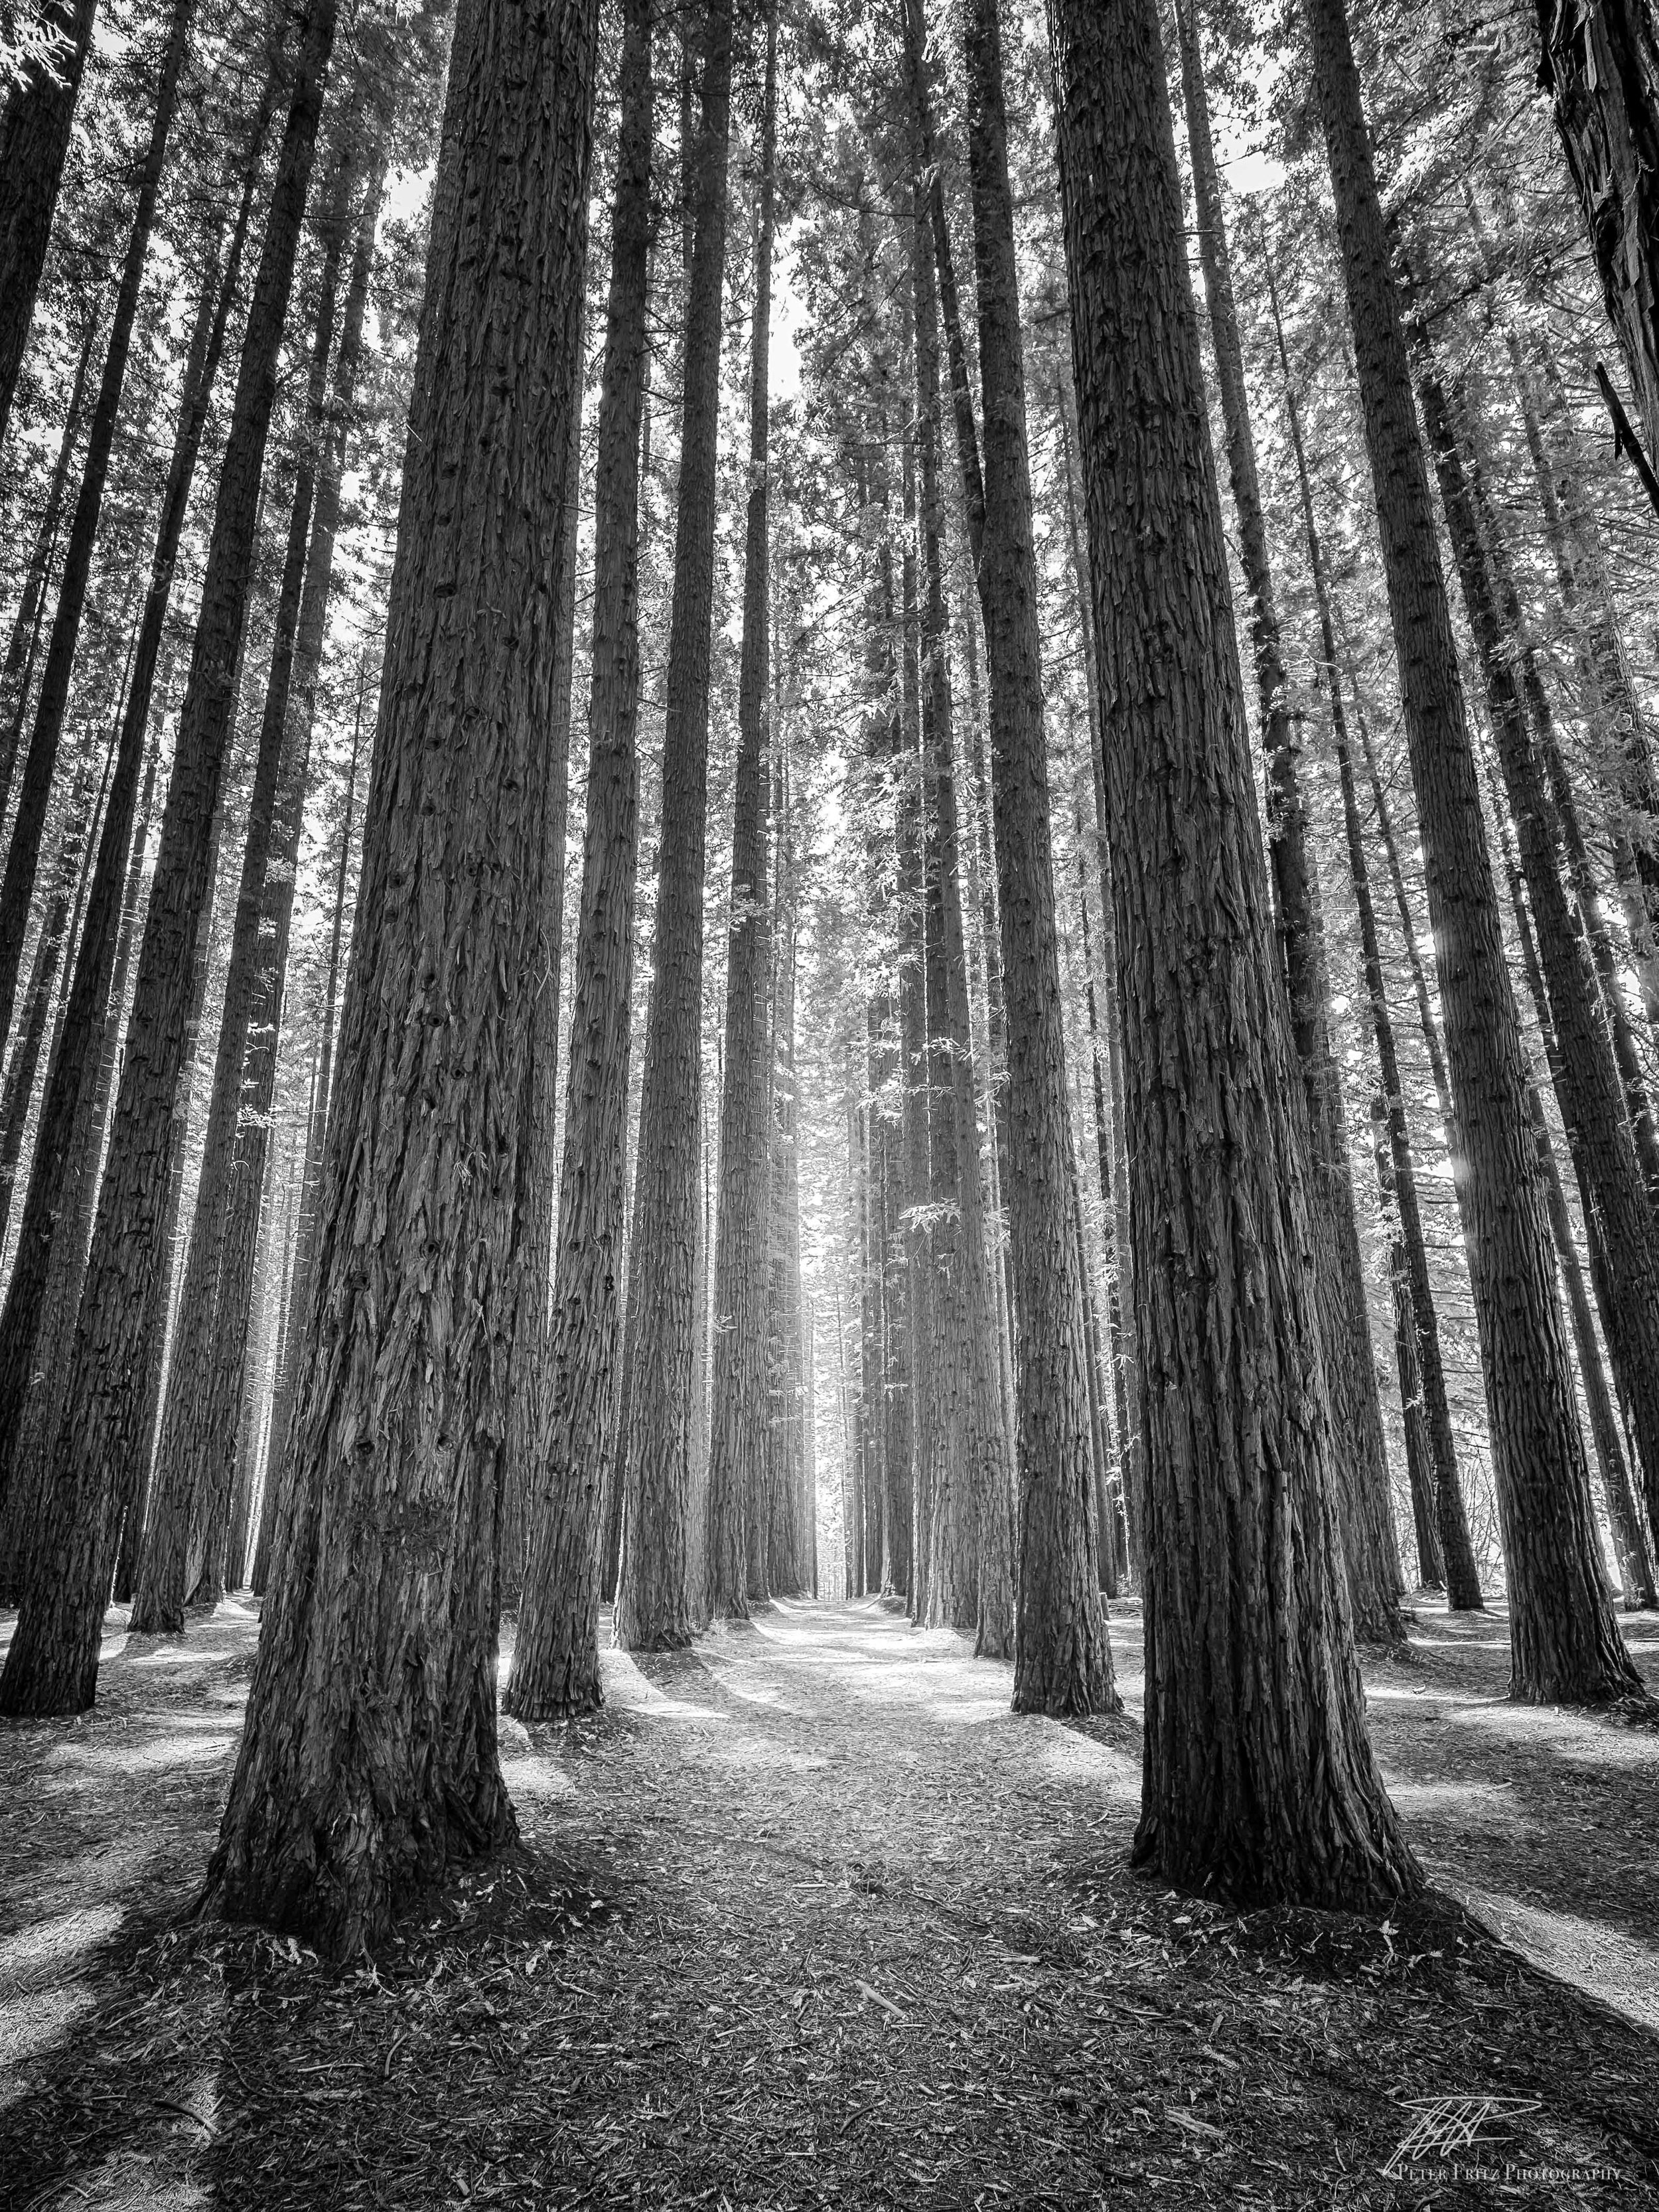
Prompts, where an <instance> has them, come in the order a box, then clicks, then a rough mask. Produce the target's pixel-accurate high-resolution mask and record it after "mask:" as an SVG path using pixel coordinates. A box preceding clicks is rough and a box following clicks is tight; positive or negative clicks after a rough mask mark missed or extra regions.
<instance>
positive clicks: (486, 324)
mask: <svg viewBox="0 0 1659 2212" xmlns="http://www.w3.org/2000/svg"><path fill="white" fill-rule="evenodd" d="M597 14H598V9H597V5H596V0H567V4H564V5H561V6H557V7H555V8H553V9H550V10H549V11H548V12H547V14H546V15H541V16H527V15H525V14H524V12H523V11H522V10H520V9H517V8H514V7H513V6H510V5H508V4H507V0H470V4H468V5H466V6H465V7H464V8H463V9H462V13H461V17H460V20H459V23H458V25H457V28H456V34H455V47H454V52H453V56H452V59H451V64H450V73H449V88H448V96H447V112H446V114H445V118H444V125H443V134H442V140H441V147H442V151H441V155H440V161H439V172H438V181H437V185H436V190H435V210H434V218H433V237H432V244H431V247H430V251H429V254H428V264H427V276H426V295H425V301H424V305H423V307H422V317H421V337H420V348H419V353H418V356H417V362H416V376H415V389H414V398H413V401H412V403H411V407H410V428H409V441H408V446H407V449H406V454H405V460H404V488H403V501H402V508H401V513H400V518H399V525H398V557H397V562H396V566H395V568H394V570H393V574H392V592H391V600H390V605H389V609H388V617H387V629H386V663H385V672H384V676H383V679H382V684H381V691H380V702H381V703H380V728H379V732H378V734H377V738H376V742H375V747H374V773H373V777H372V781H371V785H370V790H369V799H368V815H367V817H366V821H365V826H364V864H363V890H362V902H361V911H362V916H363V921H362V927H361V930H360V934H359V938H358V943H357V948H356V957H355V958H354V961H353V963H352V969H351V974H350V978H349V982H348V986H347V991H346V1004H345V1012H344V1018H343V1030H342V1036H341V1042H340V1073H339V1078H338V1084H337V1091H336V1096H335V1101H334V1104H333V1107H332V1109H331V1114H330V1121H329V1134H328V1149H327V1160H326V1167H325V1192H324V1199H323V1207H322V1220H323V1232H322V1240H321V1244H320V1248H319V1256H318V1267H317V1277H316V1286H315V1290H314V1291H313V1303H312V1310H311V1315H310V1318H309V1321H308V1322H307V1328H306V1337H305V1345H304V1352H303V1355H302V1359H303V1372H302V1376H301V1382H300V1385H299V1389H298V1393H297V1398H298V1403H297V1406H296V1411H295V1443H294V1466H293V1473H292V1477H291V1481H290V1483H289V1486H287V1491H286V1494H285V1496H284V1497H283V1501H282V1510H283V1527H282V1528H281V1529H280V1530H279V1531H278V1534H277V1536H276V1543H275V1547H274V1557H275V1567H276V1571H275V1574H274V1576H273V1579H272V1587H271V1592H270V1597H269V1598H268V1600H267V1601H266V1603H267V1610H266V1615H265V1621H264V1633H263V1635H262V1637H261V1639H260V1646H259V1657H258V1665H257V1668H256V1670H255V1674H254V1680H253V1685H252V1691H251V1692H250V1695H249V1699H248V1715H247V1724H246V1732H245V1734H244V1736H243V1741H242V1748H241V1754H240V1759H239V1761H238V1764H237V1769H236V1774H235V1778H234V1781H233V1783H232V1785H231V1794H230V1801H229V1803H228V1806H227V1808H226V1811H225V1815H224V1821H223V1825H222V1829H221V1832H220V1838H219V1845H218V1849H217V1850H216V1853H215V1855H214V1858H213V1862H212V1864H211V1866H210V1869H209V1875H208V1894H209V1897H210V1899H212V1900H214V1901H215V1902H216V1903H217V1905H219V1906H220V1908H221V1909H222V1910H223V1911H225V1912H227V1913H228V1915H230V1916H231V1917H246V1918H252V1919H257V1920H259V1921H262V1922H263V1923H265V1924H266V1925H267V1926H270V1927H275V1928H279V1929H293V1930H295V1932H296V1933H300V1934H303V1935H304V1936H306V1937H307V1940H309V1941H311V1942H314V1943H316V1944H318V1945H319V1948H324V1949H325V1950H326V1951H327V1952H329V1953H330V1954H331V1955H334V1956H336V1957H343V1956H348V1955H349V1954H353V1953H356V1952H359V1951H362V1950H363V1949H365V1948H371V1947H373V1945H374V1944H375V1943H376V1942H378V1941H379V1940H380V1938H381V1937H382V1936H384V1934H385V1933H386V1929H387V1926H388V1924H389V1922H390V1919H391V1916H392V1912H393V1911H395V1909H396V1908H397V1906H398V1903H399V1902H400V1900H401V1899H404V1897H405V1896H407V1895H408V1894H409V1893H410V1891H411V1890H412V1889H413V1888H414V1887H416V1885H417V1884H419V1883H420V1882H422V1881H429V1880H433V1879H435V1878H438V1877H440V1876H441V1875H443V1873H444V1872H445V1870H446V1869H447V1867H448V1866H449V1865H450V1864H451V1863H452V1862H453V1860H455V1859H456V1858H457V1857H464V1856H465V1855H467V1854H469V1853H471V1852H476V1851H479V1850H488V1849H489V1848H490V1847H492V1846H494V1845H496V1844H501V1843H503V1842H505V1841H507V1839H509V1838H511V1836H512V1835H513V1813H512V1808H511V1807H510V1805H509V1804H508V1802H507V1795H506V1792H505V1790H504V1789H503V1787H502V1784H501V1772H500V1766H499V1763H498V1759H497V1753H496V1722H495V1642H496V1630H497V1607H496V1604H495V1592H496V1574H495V1516H496V1510H497V1503H498V1498H499V1488H500V1480H501V1467H500V1458H501V1441H502V1437H503V1435H504V1431H505V1423H506V1413H507V1388H506V1385H507V1355H508V1352H509V1348H510V1346H511V1341H512V1333H513V1310H514V1306H515V1304H516V1300H517V1297H518V1294H519V1291H520V1268H519V1267H518V1264H517V1255H516V1251H515V1249H514V1243H513V1201H514V1194H515V1171H516V1164H517V1152H518V1119H519V1114H520V1104H521V1100H522V1097H523V1089H524V1083H523V1078H524V1062H525V1055H526V1052H527V1051H528V1049H529V1042H530V1035H531V1030H532V981H531V979H530V978H529V976H528V971H529V970H530V969H532V957H531V956H532V950H533V947H534V944H535V939H536V934H537V931H538V926H539V920H540V916H539V910H538V909H539V902H540V894H541V888H542V885H541V875H542V868H543V864H544V835H543V829H544V818H543V801H544V778H545V775H546V774H547V772H548V768H549V761H548V751H549V748H548V744H547V731H548V723H549V717H550V710H551V691H552V683H553V676H554V661H555V658H556V648H555V636H556V628H557V599H558V580H559V578H560V575H561V573H562V550H563V547H562V539H563V534H564V532H565V530H566V528H567V527H568V502H567V500H566V497H565V492H566V481H567V470H568V464H569V453H570V429H569V423H570V410H571V409H572V408H573V407H574V406H576V405H578V404H580V383H579V380H578V374H577V349H578V343H579V341H578V331H579V325H580V304H581V294H582V283H583V274H584V268H585V263H586V244H587V225H586V191H587V173H588V163H589V153H590V138H591V127H592V93H593V58H594V45H595V27H596V17H597Z"/></svg>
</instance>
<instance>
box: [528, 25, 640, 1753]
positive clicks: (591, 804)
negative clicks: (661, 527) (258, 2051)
mask: <svg viewBox="0 0 1659 2212" xmlns="http://www.w3.org/2000/svg"><path fill="white" fill-rule="evenodd" d="M621 100H622V121H621V129H620V135H619V137H618V141H617V182H616V199H615V204H614V208H613V210H612V215H611V292H610V301H609V305H608V307H607V309H606V319H605V368H604V374H603V382H602V385H601V388H600V394H599V461H598V467H597V471H596V473H595V477H594V495H593V496H594V542H593V665H592V695H591V699H590V703H589V708H588V753H587V803H586V828H585V830H584V843H583V848H582V888H581V901H580V907H579V908H578V912H579V914H580V917H581V921H580V934H579V936H578V939H577V944H576V962H575V993H574V1000H573V1003H572V1007H571V1015H570V1045H569V1065H568V1070H567V1073H566V1078H565V1083H566V1092H565V1118H564V1158H563V1162H562V1168H561V1171H560V1183H559V1215H558V1227H557V1231H556V1243H555V1260H554V1275H553V1306H552V1316H551V1321H550V1326H549V1332H548V1348H547V1368H546V1392H545V1395H546V1407H547V1419H546V1425H545V1428H544V1433H543V1437H542V1439H541V1442H540V1446H539V1449H538V1462H537V1468H536V1473H535V1480H534V1483H533V1486H532V1492H531V1500H530V1510H529V1549H528V1555H527V1560H526V1572H525V1586H524V1595H523V1596H522V1598H521V1600H520V1607H519V1632H518V1637H517V1639H516V1641H515V1643H514V1645H513V1671H512V1673H511V1674H510V1675H509V1677H508V1679H507V1695H506V1699H505V1703H506V1705H507V1711H509V1712H511V1713H516V1714H517V1715H518V1716H519V1717H520V1719H522V1720H558V1719H562V1718H564V1717H567V1716H568V1715H572V1714H575V1713H582V1712H591V1711H592V1710H593V1709H594V1708H595V1707H596V1706H597V1705H599V1702H600V1687H599V1633H598V1611H599V1607H598V1597H599V1565H600V1561H599V1557H598V1554H597V1552H596V1544H597V1542H598V1540H599V1535H600V1531H599V1503H600V1474H601V1470H602V1469H603V1468H604V1467H605V1465H606V1463H607V1462H611V1463H613V1464H614V1461H615V1456H616V1450H617V1399H618V1392H617V1371H616V1370H617V1337H618V1334H619V1333H620V1326H621V1316H620V1313H619V1310H618V1309H619V1299H618V1291H619V1288H620V1279H621V1274H622V1259H623V1231H624V1227H625V1225H626V1216H627V1206H628V1064H629V1029H630V1024H631V1018H632V1003H633V1002H632V988H633V973H634V884H635V866H636V847H637V842H638V829H637V823H638V807H639V765H638V761H637V757H636V755H635V727H636V725H637V721H638V714H639V692H640V645H639V495H640V438H641V411H642V403H643V396H644V383H645V367H646V311H647V303H648V299H649V290H648V272H649V259H650V240H651V201H650V191H651V111H652V76H651V6H650V0H627V5H626V7H625V9H624V13H623V55H622V66H621ZM619 1487H620V1486H619V1485H618V1484H617V1483H616V1482H615V1480H614V1479H613V1482H612V1488H613V1490H617V1489H619ZM612 1558H613V1559H614V1554H613V1555H612ZM615 1571H616V1570H615V1566H614V1564H613V1565H611V1567H610V1570H609V1572H610V1576H611V1588H613V1589H614V1587H615V1583H614V1577H615Z"/></svg>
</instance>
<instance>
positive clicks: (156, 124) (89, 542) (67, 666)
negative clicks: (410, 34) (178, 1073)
mask: <svg viewBox="0 0 1659 2212" xmlns="http://www.w3.org/2000/svg"><path fill="white" fill-rule="evenodd" d="M194 13H195V0H173V15H172V19H171V22H170V25H169V28H168V32H167V49H166V52H165V54H164V56H163V58H162V62H161V74H160V76H159V79H158V81H157V84H156V89H155V108H154V111H153V113H152V116H151V121H150V133H149V147H148V149H147V150H146V152H145V155H144V159H143V166H142V167H140V169H139V172H138V191H137V201H136V203H135V205H134V208H133V213H132V227H131V230H130V231H129V233H128V235H127V250H126V258H125V261H124V262H123V264H122V266H121V282H120V285H119V288H118V290H117V292H116V295H115V308H114V313H113V315H112V319H111V322H110V333H109V346H108V349H107V350H106V353H105V355H104V368H103V374H102V375H101V377H100V380H99V386H98V398H97V400H96V402H95V403H94V407H93V410H92V428H91V431H90V433H89V435H88V442H87V454H86V459H85V461H84V462H83V464H82V470H81V489H80V491H79V493H78V494H77V495H76V502H75V518H74V520H73V521H72V522H71V523H70V535H69V546H68V549H67V550H66V552H65V553H64V573H63V575H62V577H61V579H60V580H59V582H58V605H57V610H56V611H55V612H54V614H53V616H52V641H51V643H50V644H49V645H48V646H47V647H46V669H45V671H44V673H43V674H42V676H41V678H40V699H39V701H38V702H37V703H36V706H35V710H34V728H33V732H32V733H31V735H30V738H29V749H28V753H27V757H26V758H25V760H24V763H23V779H22V783H21V787H20V789H19V792H18V798H17V815H16V819H15V822H14V823H13V825H12V833H11V845H10V848H9V851H8V853H7V854H6V868H5V874H4V877H3V878H0V1036H3V1035H4V1034H5V1033H6V1031H7V1030H8V1029H9V1027H10V1024H11V1009H12V1000H13V996H14V994H15V991H16V988H17V963H18V962H19V960H20V959H21V957H22V951H23V938H24V934H25V933H26V931H27V927H28V919H29V902H30V900H31V898H32V897H33V891H34V871H35V867H36V865H37V863H38V861H39V860H40V833H41V830H42V829H43V827H44V826H45V823H46V806H47V803H48V801H49V799H50V798H51V796H52V771H53V769H54V768H55V766H56V764H57V760H58V744H59V741H60V739H61V738H62V736H63V732H64V715H65V714H66V713H67V711H68V708H69V696H70V677H71V676H72V674H73V672H74V669H75V654H76V646H77V645H78V643H79V641H80V635H81V617H82V613H83V612H84V611H85V608H86V602H87V584H88V579H89V577H90V576H91V574H92V549H93V541H94V538H96V536H97V534H98V518H99V515H100V512H101V511H102V507H103V500H104V486H105V483H106V481H107V479H108V476H109V464H110V455H111V453H112V451H113V449H114V445H115V418H116V416H117V413H118V410H119V408H120V404H121V389H122V386H123V385H124V384H125V380H126V372H127V357H128V355H129V354H130V352H131V347H132V326H133V323H134V321H135V319H136V318H137V313H138V293H139V288H140V286H141V285H142V283H143V275H144V259H145V256H146V254H147V253H148V252H149V238H150V232H151V231H152V229H153V228H155V204H156V198H157V196H158V194H159V191H160V189H161V165H162V162H163V161H165V159H166V156H167V134H168V131H169V130H170V129H171V126H172V123H173V108H174V106H175V104H176V102H177V99H178V93H179V74H180V72H181V70H183V68H184V63H185V48H186V46H188V44H189V41H190V27H191V17H192V15H194ZM9 121H10V118H9V116H8V124H9ZM0 135H3V134H0ZM0 158H3V157H0ZM55 188H56V187H55V183H54V190H55ZM3 222H4V210H3V205H0V239H3ZM0 252H3V246H0ZM5 290H6V288H5V282H4V279H3V277H0V296H3V295H5ZM3 313H4V311H0V395H3V397H4V398H9V385H8V384H7V382H6V380H5V358H4V353H5V335H4V328H3ZM0 435H3V420H0Z"/></svg>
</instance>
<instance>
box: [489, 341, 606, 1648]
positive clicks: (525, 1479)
mask: <svg viewBox="0 0 1659 2212" xmlns="http://www.w3.org/2000/svg"><path fill="white" fill-rule="evenodd" d="M586 328H587V324H586V300H585V299H584V302H583V319H582V324H581V329H580V332H579V343H578V347H577V360H578V362H579V364H580V382H579V385H578V401H577V404H576V405H575V406H574V408H573V409H572V410H571V413H570V459H569V465H568V471H567V482H566V487H565V498H566V501H568V506H569V509H570V512H569V514H568V518H567V520H566V524H565V539H564V567H563V569H562V571H561V573H560V577H559V599H558V636H557V640H556V647H557V655H558V657H557V659H556V661H555V663H554V671H553V720H552V724H551V726H550V730H549V732H548V745H549V752H548V772H547V779H546V785H545V791H544V799H545V809H544V821H543V836H544V838H545V839H546V844H547V850H546V856H545V859H544V862H543V867H542V884H543V902H542V915H541V926H540V929H539V932H538V939H537V948H536V1016H535V1028H534V1030H533V1032H532V1036H531V1044H530V1057H529V1061H528V1065H527V1066H526V1070H525V1085H526V1090H525V1099H524V1106H523V1109H522V1112H521V1115H520V1135H519V1181H520V1197H519V1213H518V1218H519V1231H518V1234H519V1237H520V1243H521V1248H522V1249H521V1256H520V1265H521V1267H523V1270H524V1288H523V1291H521V1293H520V1298H519V1306H518V1312H517V1314H516V1316H514V1320H513V1365H512V1382H511V1385H510V1389H511V1397H510V1401H509V1404H510V1410H509V1413H508V1416H507V1464H506V1471H505V1476H504V1488H503V1492H502V1498H501V1541H500V1547H499V1548H500V1552H501V1607H502V1610H503V1611H505V1612H511V1613H517V1612H518V1610H519V1603H520V1598H521V1596H522V1595H523V1591H524V1577H525V1569H526V1565H527V1564H528V1546H529V1538H530V1490H531V1485H532V1482H533V1481H534V1480H535V1462H536V1460H537V1458H538V1455H539V1454H540V1451H541V1449H542V1438H543V1435H544V1430H545V1426H546V1419H547V1403H546V1390H547V1383H548V1374H549V1369H548V1365H547V1360H548V1353H549V1344H550V1340H549V1328H550V1319H551V1301H552V1295H553V1214H554V1208H555V1206H556V1201H557V1198H558V1144H557V1129H558V1114H559V994H560V973H561V969H562V965H563V960H564V864H565V843H566V838H567V835H568V829H569V823H570V695H571V687H572V684H573V683H574V678H575V653H576V546H577V540H578V537H579V535H580V520H581V473H582V455H581V428H582V419H581V405H580V392H581V390H582V389H583V388H585V386H586Z"/></svg>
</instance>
